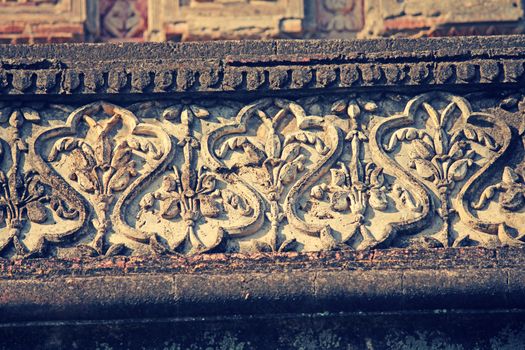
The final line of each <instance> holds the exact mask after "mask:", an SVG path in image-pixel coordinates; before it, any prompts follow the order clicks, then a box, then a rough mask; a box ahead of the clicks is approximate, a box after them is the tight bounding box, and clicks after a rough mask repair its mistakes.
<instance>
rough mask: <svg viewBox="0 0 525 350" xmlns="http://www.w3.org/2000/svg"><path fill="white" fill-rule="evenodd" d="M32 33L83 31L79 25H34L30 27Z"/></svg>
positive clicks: (82, 27)
mask: <svg viewBox="0 0 525 350" xmlns="http://www.w3.org/2000/svg"><path fill="white" fill-rule="evenodd" d="M31 29H32V32H33V33H43V34H51V33H71V34H73V33H82V32H83V31H84V26H83V25H81V24H63V23H59V24H47V23H45V24H34V25H33V26H32V28H31Z"/></svg>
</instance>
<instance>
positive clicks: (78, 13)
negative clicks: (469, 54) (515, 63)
mask: <svg viewBox="0 0 525 350" xmlns="http://www.w3.org/2000/svg"><path fill="white" fill-rule="evenodd" d="M523 14H524V5H523V2H522V0H464V1H462V2H461V3H458V1H457V0H440V1H434V0H0V43H49V42H79V41H88V42H98V41H166V40H174V41H190V40H215V39H270V38H370V37H382V36H405V37H406V36H410V37H420V36H454V35H494V34H514V33H522V32H524V30H525V22H524V21H523Z"/></svg>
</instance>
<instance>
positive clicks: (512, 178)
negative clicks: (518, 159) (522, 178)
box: [501, 166, 519, 186]
mask: <svg viewBox="0 0 525 350" xmlns="http://www.w3.org/2000/svg"><path fill="white" fill-rule="evenodd" d="M501 182H503V183H504V184H506V185H508V186H512V185H514V184H516V183H518V182H519V176H518V174H517V173H516V172H515V171H514V169H512V168H511V167H508V166H506V167H505V169H504V170H503V176H502V178H501Z"/></svg>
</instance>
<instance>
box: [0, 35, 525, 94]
mask: <svg viewBox="0 0 525 350" xmlns="http://www.w3.org/2000/svg"><path fill="white" fill-rule="evenodd" d="M496 47H497V48H496ZM522 47H523V39H522V37H521V36H508V37H501V38H500V39H499V40H498V41H497V44H496V43H495V42H494V40H493V39H492V38H484V37H473V38H463V39H460V38H458V39H447V38H440V39H425V40H421V39H419V40H409V39H396V40H395V41H394V40H391V39H376V40H365V41H343V40H326V41H316V40H311V41H305V42H301V44H300V45H298V44H297V43H296V42H293V41H267V42H266V41H260V42H257V41H247V42H238V41H230V42H228V41H226V42H220V43H206V44H203V43H184V44H174V43H166V44H131V43H128V44H114V45H112V44H102V45H96V44H84V45H75V44H65V45H63V46H60V45H57V46H52V45H51V46H47V45H46V46H38V45H35V46H15V47H9V46H4V47H0V62H1V64H0V93H1V94H8V95H9V94H14V95H18V94H29V95H31V94H37V95H40V94H52V95H54V94H74V95H83V94H118V93H176V92H186V91H192V92H220V91H261V92H263V91H274V90H292V91H295V90H301V89H302V90H304V89H307V90H310V89H314V90H315V89H327V88H329V89H334V88H349V87H372V86H377V87H381V86H384V87H388V86H410V87H414V86H420V85H422V86H429V87H430V86H436V85H438V86H441V85H444V86H446V87H451V86H454V85H465V84H502V85H506V84H516V83H520V82H521V81H522V78H523V75H524V66H523V65H524V62H525V61H524V60H523V59H522V57H523V49H522ZM16 57H19V58H16ZM21 57H23V59H20V58H21ZM83 57H90V60H89V61H87V62H86V61H84V60H83V59H82V58H83ZM13 59H14V60H15V61H13Z"/></svg>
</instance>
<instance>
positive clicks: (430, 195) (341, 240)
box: [0, 91, 525, 257]
mask: <svg viewBox="0 0 525 350" xmlns="http://www.w3.org/2000/svg"><path fill="white" fill-rule="evenodd" d="M523 101H524V100H523V97H522V96H521V95H520V94H510V93H507V92H504V91H503V92H501V93H496V94H488V93H486V94H482V93H477V94H474V93H472V94H459V93H449V92H442V91H434V92H427V93H423V94H400V93H359V94H356V93H348V92H347V93H344V92H343V93H337V94H335V93H334V94H322V95H321V94H312V95H309V96H305V97H300V98H295V99H285V98H280V97H267V98H262V99H253V100H248V101H246V100H243V102H241V100H236V99H214V98H199V99H155V100H150V101H144V102H137V103H133V104H124V105H121V106H118V105H115V104H112V103H109V102H104V101H98V102H93V103H89V104H76V105H63V104H43V103H25V102H4V103H2V105H1V108H0V123H1V127H0V139H1V140H0V143H1V146H2V147H1V148H0V149H1V151H2V152H1V166H0V185H1V188H2V189H3V190H2V191H1V193H0V221H1V226H2V229H1V230H0V253H1V254H2V256H5V257H42V256H59V257H75V256H113V255H122V254H123V255H144V254H176V255H179V254H182V255H190V254H200V253H206V252H256V251H263V252H267V251H268V252H277V251H320V250H339V249H358V250H362V249H381V248H389V247H412V246H424V247H428V248H432V247H449V246H453V247H458V246H487V247H493V246H500V245H519V246H521V245H523V244H525V235H524V234H523V232H524V231H525V228H524V227H523V222H524V220H523V216H524V215H525V184H524V175H525V172H524V169H525V162H524V159H523V158H524V156H525V151H524V140H525V138H524V137H523V136H522V135H523V134H524V132H525V123H523V121H522V120H521V118H522V113H523V112H522V110H523V107H524V106H525V103H524V102H523Z"/></svg>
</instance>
